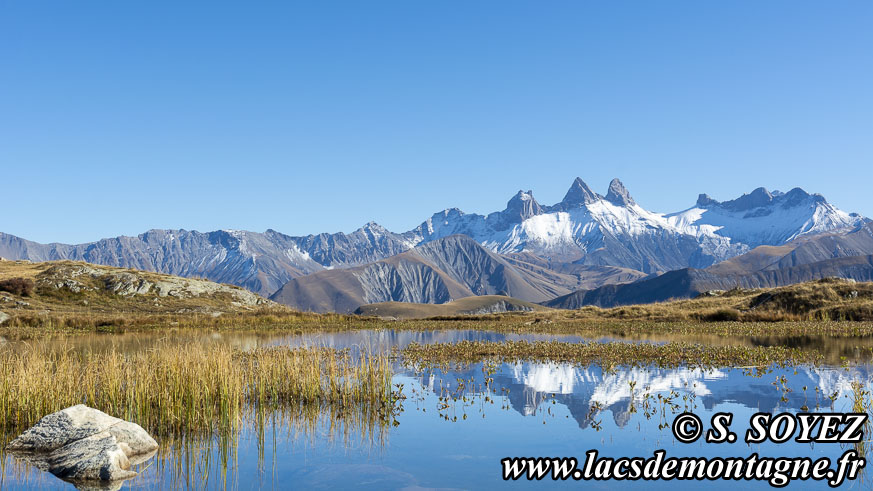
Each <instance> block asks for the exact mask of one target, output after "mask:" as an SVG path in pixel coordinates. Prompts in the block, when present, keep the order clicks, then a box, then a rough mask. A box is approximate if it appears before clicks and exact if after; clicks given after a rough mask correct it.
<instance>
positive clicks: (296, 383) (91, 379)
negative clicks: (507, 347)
mask: <svg viewBox="0 0 873 491" xmlns="http://www.w3.org/2000/svg"><path fill="white" fill-rule="evenodd" d="M391 376H392V369H391V365H390V362H389V360H388V358H387V356H384V355H366V354H362V355H360V356H352V355H351V354H350V353H349V352H348V351H342V350H336V349H332V348H293V349H289V348H287V347H286V348H280V347H275V348H258V349H255V350H251V351H241V350H238V349H234V348H230V347H226V346H203V345H200V344H194V343H190V344H171V343H166V344H162V345H159V346H158V347H156V348H154V349H150V350H146V351H139V352H135V353H130V354H125V353H121V352H117V351H110V352H102V353H89V352H78V351H74V350H72V349H56V348H55V349H50V348H48V347H46V346H45V345H42V344H39V343H36V344H31V345H28V346H27V347H25V348H23V349H22V348H21V347H19V348H17V349H16V350H12V349H5V350H3V351H0V427H2V428H5V429H7V430H8V429H12V428H26V427H28V426H30V425H32V424H34V423H35V422H36V421H38V420H39V418H41V417H42V416H44V415H46V414H49V413H52V412H55V411H58V410H60V409H63V408H65V407H68V406H72V405H75V404H87V405H88V406H91V407H94V408H97V409H100V410H102V411H104V412H106V413H108V414H111V415H113V416H116V417H120V418H123V419H127V420H131V421H135V422H137V423H139V424H141V425H142V426H144V427H145V428H147V429H149V430H150V431H153V432H157V433H159V434H181V433H184V432H190V431H216V430H217V431H224V430H235V429H236V428H237V427H238V425H239V422H240V421H241V420H242V419H243V417H244V413H246V412H247V411H249V410H252V409H255V410H275V409H280V408H295V409H300V408H303V407H309V408H315V409H316V410H318V409H324V408H327V409H330V410H331V411H332V412H334V413H337V412H339V413H342V412H347V413H348V412H358V413H359V414H360V413H364V414H366V415H367V416H368V417H372V418H386V417H388V416H390V415H391V414H392V407H393V394H392V390H391Z"/></svg>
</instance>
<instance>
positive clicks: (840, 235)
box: [0, 178, 873, 312]
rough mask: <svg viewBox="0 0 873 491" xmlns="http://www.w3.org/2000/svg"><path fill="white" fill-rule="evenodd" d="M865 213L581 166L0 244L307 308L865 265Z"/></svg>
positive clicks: (769, 278) (542, 295)
mask: <svg viewBox="0 0 873 491" xmlns="http://www.w3.org/2000/svg"><path fill="white" fill-rule="evenodd" d="M868 222H869V220H868V219H867V218H865V217H862V216H860V215H858V214H855V213H846V212H844V211H842V210H839V209H837V208H836V207H834V206H833V205H831V204H830V203H828V202H827V200H826V199H825V198H824V197H823V196H821V195H818V194H810V193H807V192H805V191H804V190H802V189H800V188H795V189H792V190H790V191H788V192H785V193H782V192H779V191H772V192H771V191H768V190H766V189H764V188H758V189H755V190H754V191H752V192H751V193H749V194H745V195H743V196H741V197H739V198H737V199H734V200H730V201H723V202H719V201H716V200H714V199H712V198H710V197H709V196H707V195H705V194H701V195H700V196H699V197H698V199H697V201H696V203H695V204H694V205H693V206H691V207H690V208H688V209H685V210H683V211H679V212H675V213H666V214H663V213H655V212H651V211H648V210H646V209H644V208H642V207H641V206H640V205H639V204H638V203H637V202H636V201H635V200H634V199H633V197H632V196H631V194H630V192H629V191H628V190H627V189H626V188H625V186H624V185H623V184H622V183H621V181H619V180H618V179H614V180H613V181H612V182H611V183H610V184H609V188H608V189H607V192H606V194H605V195H600V194H598V193H596V192H594V191H593V190H592V189H591V188H589V187H588V185H586V184H585V182H583V181H582V180H581V179H579V178H577V179H576V180H574V181H573V183H572V184H571V186H570V188H569V189H568V191H567V193H566V194H565V196H564V198H563V199H562V200H561V201H560V202H558V203H556V204H553V205H550V206H547V205H541V204H540V203H538V202H537V201H536V199H534V197H533V193H532V192H531V191H519V192H518V193H516V194H515V195H514V196H513V197H512V198H511V199H510V200H509V201H508V203H507V205H506V208H505V209H503V210H502V211H497V212H493V213H490V214H487V215H479V214H468V213H464V212H462V211H461V210H459V209H457V208H449V209H446V210H443V211H441V212H438V213H435V214H434V215H432V216H431V217H430V218H428V219H426V220H424V221H423V222H422V223H421V224H420V225H419V226H417V227H415V228H413V229H412V230H409V231H406V232H402V233H394V232H391V231H389V230H387V229H385V228H384V227H382V226H380V225H379V224H377V223H374V222H371V223H368V224H366V225H364V226H363V227H361V228H360V229H358V230H355V231H354V232H352V233H349V234H344V233H335V234H326V233H322V234H318V235H308V236H299V237H294V236H289V235H285V234H282V233H280V232H277V231H275V230H267V231H266V232H263V233H259V232H249V231H238V230H219V231H214V232H205V233H202V232H197V231H188V230H150V231H148V232H145V233H143V234H140V235H138V236H135V237H127V236H121V237H114V238H108V239H102V240H99V241H96V242H91V243H86V244H78V245H68V244H59V243H52V244H40V243H36V242H31V241H28V240H25V239H22V238H19V237H16V236H13V235H9V234H4V233H0V256H2V257H6V258H9V259H29V260H32V261H46V260H57V259H72V260H79V261H87V262H91V263H96V264H103V265H108V266H117V267H129V268H136V269H142V270H147V271H157V272H161V273H169V274H174V275H179V276H187V277H204V278H207V279H210V280H213V281H218V282H224V283H230V284H234V285H238V286H242V287H245V288H247V289H249V290H252V291H254V292H256V293H259V294H261V295H264V296H272V298H273V299H274V300H277V301H280V302H283V303H286V304H288V305H292V306H294V307H297V308H300V309H303V310H314V311H339V312H352V311H354V310H355V309H356V308H357V307H359V306H360V305H362V304H367V303H374V302H384V301H407V302H424V303H445V302H448V301H451V300H456V299H458V298H462V297H465V296H471V295H508V296H512V297H516V298H519V299H521V300H524V301H529V302H545V303H546V304H549V303H551V304H552V305H554V306H570V305H577V304H580V303H579V302H582V304H585V303H594V304H602V305H610V304H616V302H618V303H622V302H625V301H635V299H639V300H640V301H641V300H644V299H648V298H650V297H651V296H646V295H641V294H639V291H642V290H640V289H649V288H655V289H659V290H660V291H663V288H662V287H661V286H658V285H662V284H664V283H666V282H668V281H673V282H677V283H683V284H688V285H691V286H687V287H676V288H673V289H672V290H670V292H671V293H672V294H676V295H679V296H681V295H691V294H693V293H694V292H697V291H698V290H701V289H702V288H704V287H707V289H712V288H708V287H710V286H718V287H725V286H726V285H729V284H759V283H760V284H768V282H769V283H773V282H785V281H793V279H794V278H797V277H804V278H806V277H808V276H811V275H812V276H814V275H816V274H826V273H830V272H833V273H835V274H849V275H852V274H856V275H860V276H861V277H863V274H859V273H858V272H857V271H859V269H858V268H860V269H861V270H865V266H863V265H859V264H855V263H857V261H859V259H853V260H847V259H845V258H847V257H853V256H859V257H860V256H865V255H873V246H871V244H869V243H868V242H867V241H866V239H864V237H865V236H864V234H868V233H869V230H870V227H869V225H868ZM762 248H763V249H762ZM783 251H784V254H782V255H780V253H781V252H783ZM762 258H764V259H762ZM770 259H778V260H776V261H770ZM728 260H730V261H728ZM725 261H727V262H725ZM756 261H757V262H756ZM826 261H832V262H831V263H825V262H826ZM833 261H836V262H833ZM840 261H842V262H840ZM759 263H760V264H759ZM765 263H766V264H765ZM818 263H822V264H818ZM849 263H852V264H849ZM750 265H752V266H750ZM755 265H761V267H760V268H757V269H755V267H753V266H755ZM813 265H815V266H813ZM792 268H795V269H792ZM796 268H800V269H796ZM853 268H854V269H853ZM847 271H849V273H847ZM852 271H855V273H852ZM865 271H866V270H865ZM702 278H706V280H705V281H704V280H703V279H702ZM738 278H759V279H757V280H752V279H743V280H739V279H738ZM653 282H654V283H653ZM658 282H661V283H658ZM671 284H672V283H671ZM639 285H643V286H639ZM610 291H615V292H616V293H608V292H610ZM619 291H622V292H625V293H621V294H619V293H617V292H619ZM635 292H636V293H635ZM662 296H663V295H662ZM564 297H566V298H564ZM560 298H563V300H561V301H557V300H556V299H560ZM651 298H654V297H651ZM571 299H574V300H571ZM610 299H611V300H610ZM556 302H557V303H556Z"/></svg>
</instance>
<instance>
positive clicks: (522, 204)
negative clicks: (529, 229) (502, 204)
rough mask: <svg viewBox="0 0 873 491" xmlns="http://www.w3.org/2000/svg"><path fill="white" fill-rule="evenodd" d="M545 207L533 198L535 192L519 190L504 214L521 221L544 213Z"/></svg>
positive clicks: (507, 204)
mask: <svg viewBox="0 0 873 491" xmlns="http://www.w3.org/2000/svg"><path fill="white" fill-rule="evenodd" d="M543 211H544V210H543V207H542V206H540V204H539V203H537V200H536V199H534V197H533V191H522V190H519V191H518V193H516V194H515V196H513V197H512V199H510V200H509V202H507V203H506V210H504V213H505V214H507V215H510V216H511V218H519V219H521V220H524V219H527V218H530V217H532V216H536V215H540V214H542V213H543Z"/></svg>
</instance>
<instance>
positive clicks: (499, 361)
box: [0, 327, 873, 490]
mask: <svg viewBox="0 0 873 491" xmlns="http://www.w3.org/2000/svg"><path fill="white" fill-rule="evenodd" d="M698 331H699V332H700V333H704V334H699V335H697V336H694V337H689V336H683V335H675V334H669V333H666V334H657V333H655V334H651V335H644V336H634V335H630V334H626V335H621V334H618V335H597V334H594V335H591V334H549V333H519V332H506V331H489V330H487V329H476V330H468V329H433V330H429V329H424V330H405V329H395V328H391V327H386V328H379V329H359V330H348V331H342V330H339V331H333V332H318V333H313V332H288V331H257V332H240V331H215V332H208V331H184V330H181V331H174V332H172V334H168V333H152V332H127V333H89V334H71V335H52V336H48V337H45V338H44V339H33V338H26V337H25V338H12V337H10V338H0V350H4V351H13V352H14V351H18V350H26V349H32V347H33V345H35V344H40V345H41V346H42V349H44V350H58V351H63V352H66V353H88V354H89V356H90V355H96V354H100V353H110V352H114V353H120V354H122V355H124V356H130V355H133V354H136V353H141V352H148V351H149V350H154V349H155V348H156V347H157V346H161V345H165V344H166V343H168V342H170V343H187V345H189V346H203V347H206V348H209V347H216V346H223V347H228V348H232V349H233V350H234V351H235V352H236V351H238V352H241V353H245V352H250V351H253V350H258V349H263V348H274V349H295V348H300V347H318V348H332V349H337V350H343V351H344V352H346V353H349V354H350V355H349V356H350V357H351V359H361V358H365V357H374V356H384V357H386V359H388V360H390V364H391V365H390V366H391V370H392V375H391V389H390V391H391V394H392V396H391V410H390V411H387V412H384V411H383V412H356V411H354V410H351V409H350V408H345V409H344V410H338V409H337V408H336V407H335V406H334V407H328V406H325V407H321V408H319V407H316V408H315V409H314V410H313V409H311V408H310V409H301V408H296V407H293V405H292V406H287V405H286V406H276V407H272V408H269V409H268V410H263V409H261V410H255V409H251V410H249V411H244V412H243V413H241V415H240V416H239V418H238V419H239V421H238V423H237V424H235V425H233V429H232V430H230V431H207V432H188V433H186V432H168V433H166V434H163V433H161V432H156V431H155V429H154V428H149V427H148V425H147V424H143V426H144V428H145V429H146V430H147V431H150V432H152V434H153V435H154V436H155V438H156V439H157V440H158V442H159V443H160V445H161V448H160V450H159V451H158V453H157V454H156V455H155V456H154V457H152V458H151V459H149V460H148V461H146V462H144V463H142V464H139V465H138V466H136V468H135V470H136V471H138V472H139V475H138V476H137V477H135V478H133V479H130V480H128V481H124V482H118V483H112V484H109V485H105V486H104V485H94V484H88V485H84V484H81V483H68V482H65V481H63V480H60V479H58V478H56V477H54V476H53V475H51V474H49V473H47V472H43V471H41V470H39V469H37V468H35V467H33V466H31V465H29V464H28V463H27V462H25V461H22V460H20V459H18V458H16V457H15V456H13V455H10V454H8V453H2V454H0V465H2V469H0V471H2V472H0V488H2V489H34V488H36V489H74V488H75V487H79V488H81V489H350V488H353V489H359V490H365V489H428V488H439V489H494V488H501V487H507V488H519V487H538V488H542V487H549V488H552V487H554V488H571V487H578V486H584V487H586V488H592V489H615V488H640V487H645V488H655V489H668V488H675V487H676V486H677V485H680V484H682V483H681V482H676V481H652V482H629V481H625V482H622V481H596V480H591V481H574V480H572V479H570V480H566V481H561V480H559V481H555V480H552V479H550V478H546V479H544V480H542V481H529V480H527V479H524V478H522V479H519V480H517V481H512V480H510V481H504V479H503V475H502V465H501V459H503V458H506V457H538V456H543V457H575V458H577V459H579V460H580V461H584V458H585V454H586V452H588V451H590V450H596V451H597V452H598V454H599V455H600V456H603V457H614V458H618V457H645V458H648V457H651V456H652V454H653V452H654V451H656V450H658V449H663V450H664V451H665V452H666V454H667V455H668V456H670V457H684V456H691V457H713V456H723V457H747V456H748V455H750V454H753V453H757V454H758V455H760V456H761V457H765V456H773V457H793V456H796V457H812V458H818V457H830V458H831V459H832V460H835V459H837V458H838V457H839V456H840V455H841V454H843V452H845V451H846V450H847V449H848V448H850V447H847V445H846V444H839V443H797V442H795V441H794V440H793V439H792V440H789V441H787V442H785V443H782V444H775V443H770V442H766V443H761V444H747V443H744V442H743V439H742V437H741V438H740V439H739V440H738V441H737V442H734V443H723V444H707V443H705V442H704V440H703V439H700V440H699V441H696V442H694V443H682V442H679V441H677V440H676V438H675V437H674V436H673V433H672V431H671V424H672V422H673V420H674V418H675V417H676V416H677V415H678V414H681V413H683V412H686V411H688V412H693V413H694V414H696V415H698V416H699V417H700V419H701V420H702V421H703V422H704V424H705V425H708V424H709V421H710V418H711V417H712V416H713V415H714V414H716V413H719V412H729V413H732V414H733V424H732V425H731V430H732V431H734V432H736V433H737V434H738V435H743V434H744V433H745V431H746V430H747V429H748V428H749V418H750V417H751V416H752V415H753V414H755V413H758V412H768V413H774V414H775V413H782V412H789V413H801V412H812V413H815V412H822V413H824V412H835V411H836V412H852V411H856V410H857V409H858V408H859V407H861V408H863V409H864V410H868V409H869V408H870V390H871V385H873V373H871V355H870V353H871V348H873V338H871V337H869V336H855V337H834V338H828V337H824V336H808V335H799V336H739V335H738V336H728V335H719V334H705V333H707V331H708V330H707V329H699V330H698ZM507 342H509V343H520V344H518V346H521V347H524V346H528V347H529V346H531V345H532V344H535V343H544V344H542V345H543V346H545V345H547V344H548V343H552V342H554V346H556V347H561V346H563V347H564V348H566V347H568V346H571V345H582V344H584V345H586V346H589V345H605V346H609V347H610V348H609V349H613V348H612V347H617V348H615V349H620V348H621V345H623V344H624V345H629V346H637V345H646V346H648V345H651V346H654V347H656V348H657V347H663V346H668V345H671V343H693V345H694V346H697V347H702V348H700V349H702V350H703V351H701V353H703V352H705V350H706V349H708V348H712V349H722V348H724V347H733V346H738V347H741V348H742V349H748V350H758V349H766V348H768V347H784V346H790V347H791V348H792V350H794V353H799V354H800V355H799V356H794V355H793V356H792V359H791V360H788V361H786V360H782V359H773V360H772V363H770V362H768V361H765V362H763V364H762V363H761V362H755V363H752V364H748V363H744V362H740V361H734V360H731V359H722V358H719V357H715V358H713V359H712V360H710V361H707V362H706V363H697V362H695V361H693V360H691V361H689V360H684V361H683V360H679V361H678V362H675V363H664V362H660V361H652V360H651V359H643V360H641V361H632V362H631V361H629V362H627V363H625V362H622V361H621V359H620V358H616V359H615V360H618V361H617V362H615V361H608V362H605V361H604V360H614V359H613V358H609V357H607V356H605V355H603V356H597V357H594V358H593V359H591V360H577V359H562V357H561V356H549V355H548V353H546V354H544V355H543V356H541V357H540V356H527V355H523V356H518V357H517V359H515V358H514V357H513V356H512V353H509V354H506V353H500V352H496V351H495V352H493V353H492V352H489V351H488V349H486V348H487V347H489V346H491V347H493V346H497V345H498V344H499V345H504V344H505V343H507ZM458 343H461V344H458ZM433 346H456V347H457V346H468V347H470V349H474V348H476V349H479V350H480V351H481V350H484V354H482V353H480V354H475V353H472V354H470V355H469V356H454V355H453V356H446V357H445V358H440V354H439V353H438V352H431V351H429V348H428V347H433ZM477 347H478V348H477ZM465 349H466V348H465ZM555 349H556V350H557V351H556V353H559V352H560V350H558V348H555ZM592 349H594V348H592ZM416 353H418V354H419V355H421V356H418V355H416ZM489 353H491V354H489ZM664 356H665V357H666V356H670V353H669V352H666V351H665V352H664ZM690 356H693V355H690ZM764 359H765V360H767V359H766V358H764ZM665 361H666V360H665ZM143 369H148V367H143ZM117 416H118V417H124V416H125V415H117ZM137 422H138V421H137ZM141 424H142V423H141ZM14 436H16V432H13V431H11V430H10V431H7V434H5V435H4V437H3V438H4V440H3V442H2V443H3V445H2V446H0V447H5V443H6V442H7V441H8V440H9V439H10V438H13V437H14ZM860 447H861V448H860V451H861V452H865V453H866V451H867V448H868V447H869V446H868V445H866V444H864V443H862V444H861V445H860ZM871 478H873V475H868V472H866V471H865V472H862V475H861V476H860V477H859V478H858V479H857V480H854V481H847V482H846V483H845V484H844V487H846V488H854V489H859V488H860V489H866V488H870V487H871V483H873V479H871ZM686 484H692V485H695V484H694V483H686ZM697 485H705V486H707V487H709V488H719V489H724V488H735V487H737V486H742V487H743V488H745V487H752V488H769V487H770V485H769V484H768V483H767V482H766V481H744V482H739V483H738V482H736V481H730V480H716V481H707V482H706V483H705V484H702V483H697ZM788 487H789V488H793V489H810V488H813V489H818V488H821V489H823V488H827V487H828V485H827V483H826V482H822V481H819V482H812V481H806V482H804V481H796V482H792V483H790V484H789V486H788Z"/></svg>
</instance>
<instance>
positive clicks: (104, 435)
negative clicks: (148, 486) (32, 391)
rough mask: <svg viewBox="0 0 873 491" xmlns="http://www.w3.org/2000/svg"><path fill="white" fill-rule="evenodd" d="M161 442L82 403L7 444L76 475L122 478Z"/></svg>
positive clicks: (40, 463)
mask: <svg viewBox="0 0 873 491" xmlns="http://www.w3.org/2000/svg"><path fill="white" fill-rule="evenodd" d="M157 448H158V444H157V442H156V441H155V440H154V439H153V438H152V437H151V436H149V434H148V433H146V431H145V430H144V429H142V427H140V426H139V425H137V424H135V423H131V422H128V421H124V420H122V419H118V418H115V417H112V416H109V415H108V414H106V413H104V412H102V411H98V410H97V409H93V408H90V407H88V406H85V405H82V404H79V405H76V406H72V407H68V408H66V409H64V410H61V411H58V412H56V413H52V414H49V415H48V416H45V417H43V418H42V419H41V420H39V422H38V423H37V424H36V425H35V426H33V427H32V428H30V429H29V430H27V431H25V432H24V433H22V434H21V435H20V436H19V437H18V438H16V439H14V440H12V442H10V443H9V445H8V446H7V447H6V449H7V450H8V451H9V452H11V453H12V454H13V455H15V456H16V457H19V458H21V459H22V460H25V461H27V462H29V463H31V464H33V465H34V466H36V467H37V468H40V469H42V470H46V471H48V472H51V473H52V474H54V475H56V476H58V477H60V478H62V479H66V480H70V481H119V480H123V479H130V478H131V477H134V476H136V472H134V471H132V470H131V466H132V465H135V464H137V463H141V462H144V461H145V460H147V459H149V458H150V457H151V456H152V455H153V454H154V452H155V451H156V450H157Z"/></svg>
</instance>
